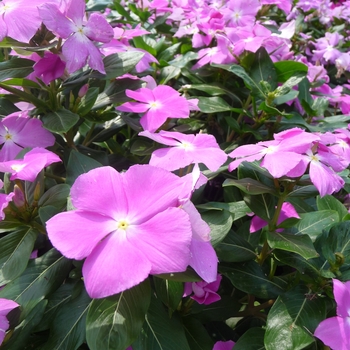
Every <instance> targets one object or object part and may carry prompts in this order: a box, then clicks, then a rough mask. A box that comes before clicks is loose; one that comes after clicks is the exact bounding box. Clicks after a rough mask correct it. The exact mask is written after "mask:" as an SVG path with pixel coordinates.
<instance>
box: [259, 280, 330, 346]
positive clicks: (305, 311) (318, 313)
mask: <svg viewBox="0 0 350 350" xmlns="http://www.w3.org/2000/svg"><path fill="white" fill-rule="evenodd" d="M308 293H309V291H308V289H307V288H306V287H303V286H297V287H296V288H294V289H293V290H290V291H288V292H287V293H285V294H283V295H280V296H279V297H278V298H277V300H276V302H275V303H274V305H273V306H272V308H271V310H270V312H269V314H268V316H267V325H266V333H265V347H266V350H281V349H283V350H301V349H304V348H305V347H306V346H308V345H309V344H311V343H312V342H314V337H313V333H314V331H315V329H316V327H317V326H318V325H319V323H320V322H321V321H322V320H324V319H325V318H326V305H325V302H324V300H323V299H322V298H313V299H312V298H310V297H308Z"/></svg>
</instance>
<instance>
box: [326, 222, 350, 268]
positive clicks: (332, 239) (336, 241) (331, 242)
mask: <svg viewBox="0 0 350 350" xmlns="http://www.w3.org/2000/svg"><path fill="white" fill-rule="evenodd" d="M322 252H323V254H324V256H325V257H326V259H327V260H329V261H333V263H334V262H335V261H336V256H335V253H337V254H340V255H341V256H342V257H343V258H344V261H345V262H346V263H350V221H344V222H340V223H337V224H336V225H334V226H332V228H331V229H330V230H329V232H328V235H327V238H326V240H325V242H324V244H323V245H322Z"/></svg>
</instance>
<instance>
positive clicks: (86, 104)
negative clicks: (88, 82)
mask: <svg viewBox="0 0 350 350" xmlns="http://www.w3.org/2000/svg"><path fill="white" fill-rule="evenodd" d="M99 91H100V89H99V88H98V87H92V88H90V89H89V90H88V91H87V93H86V94H85V95H84V96H83V97H82V99H81V100H80V103H79V104H78V109H77V113H78V114H79V115H80V116H81V117H83V116H84V115H86V114H88V113H89V112H90V111H91V109H92V107H93V106H94V104H95V102H96V100H97V96H98V94H99Z"/></svg>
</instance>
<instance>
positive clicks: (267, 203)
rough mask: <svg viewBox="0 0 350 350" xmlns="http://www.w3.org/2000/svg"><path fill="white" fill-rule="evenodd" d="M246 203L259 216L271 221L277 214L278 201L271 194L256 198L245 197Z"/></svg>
mask: <svg viewBox="0 0 350 350" xmlns="http://www.w3.org/2000/svg"><path fill="white" fill-rule="evenodd" d="M244 201H245V203H246V204H247V206H248V207H249V208H250V210H251V211H252V212H254V213H255V214H256V215H257V216H259V217H260V218H262V219H264V220H265V221H268V222H269V221H270V220H271V219H272V218H273V214H274V212H275V206H276V200H275V197H274V196H272V195H271V194H268V193H264V194H260V195H256V196H251V195H245V196H244Z"/></svg>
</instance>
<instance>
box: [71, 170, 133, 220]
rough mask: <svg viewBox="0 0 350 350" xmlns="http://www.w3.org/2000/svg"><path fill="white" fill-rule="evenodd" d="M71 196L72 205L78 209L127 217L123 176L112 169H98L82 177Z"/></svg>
mask: <svg viewBox="0 0 350 350" xmlns="http://www.w3.org/2000/svg"><path fill="white" fill-rule="evenodd" d="M87 189H88V190H87ZM70 194H71V198H72V204H73V206H74V207H75V208H77V209H82V210H86V211H92V212H93V211H95V212H98V213H100V214H102V215H106V216H109V217H116V216H118V215H120V216H122V217H125V216H126V215H127V211H128V203H127V199H126V196H125V191H124V188H123V176H122V175H121V174H120V173H118V172H117V171H116V170H115V169H113V168H111V167H101V168H96V169H93V170H90V171H89V172H88V173H86V174H82V175H80V176H79V177H78V178H77V180H76V181H75V182H74V184H73V186H72V188H71V192H70ZM106 203H108V205H106Z"/></svg>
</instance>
